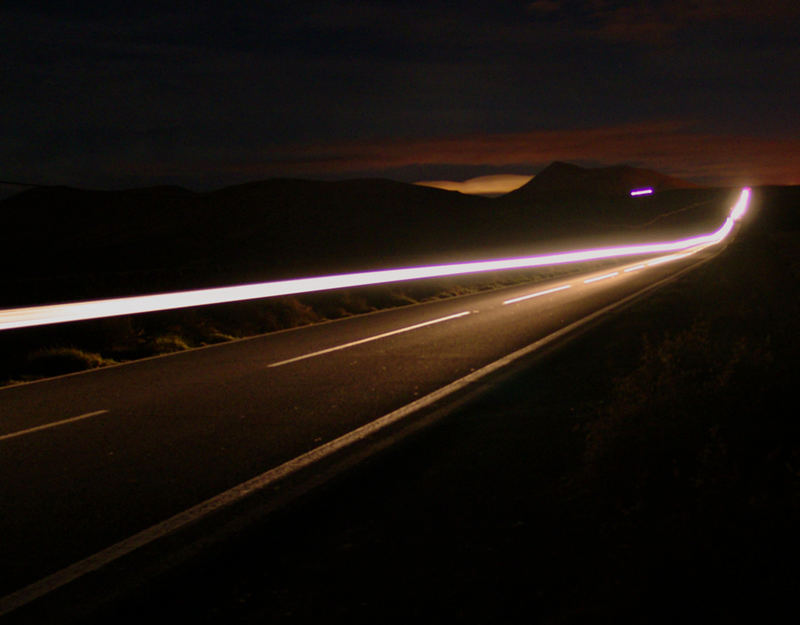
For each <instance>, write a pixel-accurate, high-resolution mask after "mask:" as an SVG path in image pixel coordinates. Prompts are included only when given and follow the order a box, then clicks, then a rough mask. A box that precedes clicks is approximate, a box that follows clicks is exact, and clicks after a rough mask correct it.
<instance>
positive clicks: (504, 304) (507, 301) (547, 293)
mask: <svg viewBox="0 0 800 625" xmlns="http://www.w3.org/2000/svg"><path fill="white" fill-rule="evenodd" d="M571 287H572V285H571V284H565V285H564V286H557V287H554V288H552V289H546V290H544V291H537V292H536V293H531V294H530V295H523V296H522V297H515V298H513V299H507V300H506V301H505V302H503V306H507V305H508V304H516V303H517V302H523V301H525V300H526V299H531V298H534V297H539V296H541V295H549V294H550V293H556V292H558V291H563V290H564V289H569V288H571Z"/></svg>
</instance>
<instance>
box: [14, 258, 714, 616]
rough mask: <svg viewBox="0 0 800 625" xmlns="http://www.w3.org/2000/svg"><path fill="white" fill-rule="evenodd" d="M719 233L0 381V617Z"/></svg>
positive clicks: (514, 348)
mask: <svg viewBox="0 0 800 625" xmlns="http://www.w3.org/2000/svg"><path fill="white" fill-rule="evenodd" d="M721 247H722V246H720V245H717V246H712V247H707V248H705V249H703V250H701V251H697V252H694V251H692V250H689V251H686V252H681V253H675V254H668V255H664V256H661V257H653V258H647V259H640V260H634V261H630V260H629V261H627V262H625V263H622V264H620V265H619V266H615V267H607V268H605V269H604V270H602V271H596V272H593V273H591V274H585V275H575V276H573V277H571V278H570V279H568V280H557V281H552V282H548V283H539V284H536V285H523V286H517V287H512V288H506V289H502V290H498V291H493V292H488V293H480V294H476V295H470V296H465V297H459V298H453V299H448V300H442V301H437V302H431V303H427V304H422V305H415V306H409V307H405V308H401V309H394V310H389V311H384V312H380V313H374V314H370V315H365V316H362V317H355V318H350V319H345V320H341V321H337V322H333V323H326V324H320V325H315V326H309V327H306V328H301V329H296V330H291V331H285V332H278V333H274V334H270V335H266V336H262V337H257V338H253V339H247V340H242V341H237V342H233V343H226V344H221V345H216V346H213V347H208V348H203V349H198V350H193V351H190V352H183V353H178V354H174V355H170V356H167V357H160V358H153V359H149V360H144V361H139V362H135V363H130V364H127V365H123V366H117V367H110V368H106V369H100V370H95V371H92V372H87V373H83V374H78V375H72V376H65V377H61V378H56V379H52V380H46V381H42V382H37V383H31V384H26V385H20V386H16V387H9V388H5V389H0V501H2V502H3V515H2V516H1V517H0V536H2V537H3V540H2V542H1V543H0V561H2V562H3V568H2V573H0V575H1V576H2V577H0V597H3V598H2V599H0V614H2V613H3V612H4V611H7V610H10V609H12V608H13V607H15V606H16V605H18V604H20V603H22V604H25V603H26V602H28V601H30V600H32V599H35V598H36V597H37V596H38V595H41V594H46V593H48V592H49V591H50V590H53V589H54V588H57V587H59V586H60V585H61V584H64V583H67V582H69V581H70V580H71V579H74V578H81V577H82V576H83V575H84V574H85V573H87V572H88V571H91V570H92V569H93V568H96V567H98V566H99V567H102V566H103V565H105V564H106V562H112V561H114V560H115V559H116V558H117V557H119V556H123V555H125V554H126V553H128V552H129V551H133V550H135V549H137V548H138V547H140V546H142V545H147V544H149V543H150V542H152V541H153V540H157V539H159V537H160V536H161V535H163V534H166V533H168V532H169V531H170V530H171V529H174V528H176V527H178V528H179V527H180V526H181V525H182V524H186V523H189V522H193V521H195V520H197V519H198V518H202V517H203V515H205V514H206V513H208V512H209V511H210V510H214V509H218V508H224V507H225V506H228V505H230V504H231V503H233V502H236V501H238V500H240V499H241V498H242V497H244V496H245V495H247V494H248V493H249V492H251V491H252V490H254V489H258V488H263V487H264V486H265V485H267V486H269V485H270V484H272V483H273V481H272V480H274V479H275V478H276V477H280V476H281V475H284V474H286V473H291V471H293V470H294V468H296V467H297V466H301V465H303V464H304V463H306V464H308V463H310V462H313V461H314V460H315V459H316V458H317V457H318V456H319V455H322V454H324V453H326V450H330V449H333V448H337V447H342V446H343V445H345V444H346V443H348V442H349V441H350V439H349V438H347V437H351V438H352V437H354V436H355V438H358V434H356V435H353V434H350V433H352V432H354V431H355V432H356V433H358V432H363V431H364V430H363V429H364V428H366V429H368V430H370V429H376V428H377V427H378V426H379V425H383V424H386V423H389V422H391V421H394V420H397V419H399V418H401V417H405V416H406V415H408V414H411V413H414V412H415V411H417V410H419V409H423V410H424V409H425V407H426V406H428V405H433V404H432V402H433V401H434V400H436V399H442V398H443V396H444V395H446V393H447V392H449V391H457V390H460V389H461V388H463V387H465V386H466V385H467V383H469V382H471V381H474V379H475V378H476V377H478V376H480V375H483V374H484V373H486V372H488V371H489V370H492V369H493V368H497V367H498V366H499V365H500V364H505V363H506V362H509V361H510V360H512V359H513V356H509V355H515V356H520V355H521V354H524V353H527V352H530V351H531V350H532V347H531V346H534V347H535V346H536V344H537V341H540V340H542V339H543V338H544V337H548V336H553V333H558V332H561V331H563V329H564V328H570V327H571V326H573V325H574V324H578V323H580V322H581V320H583V319H586V318H587V317H590V316H592V315H597V314H598V311H600V312H602V311H604V310H605V309H606V308H608V307H610V306H614V305H615V304H616V303H617V302H620V301H624V300H625V299H626V298H629V297H631V296H633V295H635V294H637V293H640V292H641V291H642V290H643V289H647V288H648V287H649V286H650V285H653V284H657V283H659V282H662V281H664V280H667V279H669V277H670V276H672V275H675V274H676V273H677V272H680V271H683V270H685V269H687V268H689V267H691V266H693V265H695V264H697V263H698V262H701V261H703V260H705V259H707V258H709V257H711V256H713V255H714V254H715V253H717V252H718V251H719V250H720V249H721ZM498 363H499V364H498ZM442 389H444V390H442ZM409 406H410V407H409ZM359 428H361V430H360V429H359ZM370 431H371V430H370ZM342 437H345V438H342ZM287 463H288V464H287ZM165 521H166V523H164V522H165ZM87 558H89V559H88V560H87ZM76 563H77V564H76ZM48 576H50V577H48ZM15 591H19V592H18V593H16V594H13V593H14V592H15ZM34 608H35V605H34Z"/></svg>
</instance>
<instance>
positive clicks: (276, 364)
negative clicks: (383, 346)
mask: <svg viewBox="0 0 800 625" xmlns="http://www.w3.org/2000/svg"><path fill="white" fill-rule="evenodd" d="M471 314H473V311H471V310H465V311H463V312H460V313H456V314H454V315H447V316H446V317H439V318H438V319H431V320H430V321H424V322H422V323H417V324H415V325H413V326H407V327H405V328H399V329H397V330H392V331H391V332H384V333H383V334H376V335H375V336H368V337H367V338H364V339H359V340H358V341H352V342H350V343H344V344H342V345H336V346H335V347H329V348H327V349H321V350H319V351H317V352H311V353H309V354H303V355H302V356H295V357H294V358H288V359H287V360H281V361H279V362H273V363H272V364H270V365H267V366H268V367H280V366H283V365H288V364H290V363H292V362H297V361H298V360H305V359H306V358H314V357H315V356H321V355H322V354H329V353H330V352H335V351H338V350H340V349H347V348H348V347H355V346H356V345H361V344H363V343H369V342H370V341H377V340H378V339H384V338H386V337H387V336H394V335H395V334H402V333H403V332H411V331H412V330H417V329H419V328H424V327H425V326H431V325H434V324H436V323H442V322H443V321H450V320H451V319H458V318H459V317H464V316H466V315H471Z"/></svg>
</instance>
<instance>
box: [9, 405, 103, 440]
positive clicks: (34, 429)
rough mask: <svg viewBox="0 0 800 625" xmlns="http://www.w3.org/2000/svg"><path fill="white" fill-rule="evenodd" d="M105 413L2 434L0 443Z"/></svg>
mask: <svg viewBox="0 0 800 625" xmlns="http://www.w3.org/2000/svg"><path fill="white" fill-rule="evenodd" d="M106 412H108V410H95V411H94V412H87V413H86V414H82V415H78V416H77V417H70V418H69V419H64V420H62V421H54V422H53V423H45V424H44V425H37V426H36V427H34V428H28V429H27V430H20V431H18V432H11V434H3V435H2V436H0V441H4V440H6V439H9V438H16V437H18V436H25V435H26V434H33V433H34V432H39V431H41V430H49V429H50V428H57V427H59V426H62V425H67V424H68V423H75V421H81V420H82V419H88V418H89V417H96V416H97V415H101V414H105V413H106Z"/></svg>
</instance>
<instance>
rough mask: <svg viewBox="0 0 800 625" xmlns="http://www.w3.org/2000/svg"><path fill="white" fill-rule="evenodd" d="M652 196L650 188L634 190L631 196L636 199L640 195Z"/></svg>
mask: <svg viewBox="0 0 800 625" xmlns="http://www.w3.org/2000/svg"><path fill="white" fill-rule="evenodd" d="M652 194H653V190H652V189H649V188H648V189H634V190H633V191H631V196H632V197H636V196H638V195H652Z"/></svg>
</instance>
